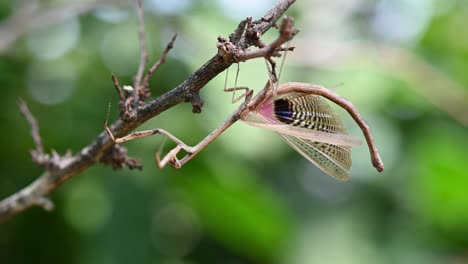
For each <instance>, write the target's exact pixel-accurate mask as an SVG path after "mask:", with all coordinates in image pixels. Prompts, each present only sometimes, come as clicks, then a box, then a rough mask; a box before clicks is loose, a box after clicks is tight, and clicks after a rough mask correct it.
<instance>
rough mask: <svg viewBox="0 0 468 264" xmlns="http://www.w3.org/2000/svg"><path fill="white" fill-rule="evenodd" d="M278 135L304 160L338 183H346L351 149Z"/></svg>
mask: <svg viewBox="0 0 468 264" xmlns="http://www.w3.org/2000/svg"><path fill="white" fill-rule="evenodd" d="M279 135H280V136H281V137H282V138H283V139H284V140H285V141H286V142H287V143H288V144H289V145H290V146H291V147H292V148H294V149H295V150H296V151H297V152H299V153H300V154H301V155H302V156H303V157H304V158H306V159H307V160H308V161H310V162H312V163H313V164H314V165H315V166H317V167H319V168H320V169H321V170H322V171H324V172H325V173H327V174H328V175H330V176H332V177H334V178H336V179H337V180H339V181H346V180H348V177H349V169H350V168H351V148H350V147H343V146H337V145H333V144H328V143H322V142H316V141H311V140H308V139H302V138H296V137H293V136H289V135H284V134H280V133H279Z"/></svg>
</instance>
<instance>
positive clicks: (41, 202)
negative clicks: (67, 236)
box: [33, 196, 55, 212]
mask: <svg viewBox="0 0 468 264" xmlns="http://www.w3.org/2000/svg"><path fill="white" fill-rule="evenodd" d="M33 203H34V204H35V205H37V206H40V207H42V208H43V209H44V210H46V211H49V212H50V211H52V210H54V208H55V206H54V203H53V202H52V200H50V199H49V198H47V197H44V196H39V197H37V198H36V199H34V202H33Z"/></svg>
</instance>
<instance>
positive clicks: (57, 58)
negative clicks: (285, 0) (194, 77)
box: [0, 0, 468, 264]
mask: <svg viewBox="0 0 468 264" xmlns="http://www.w3.org/2000/svg"><path fill="white" fill-rule="evenodd" d="M325 2H327V3H325ZM34 3H35V1H31V2H29V1H24V3H23V4H24V6H23V5H22V4H21V3H17V2H16V1H6V2H5V1H4V2H1V3H0V18H1V21H0V84H1V85H2V89H1V91H2V104H1V106H0V107H1V111H0V120H1V122H0V126H1V127H0V130H1V131H2V136H1V137H0V144H1V148H0V158H1V159H0V166H1V167H0V169H1V170H0V171H1V173H0V198H1V199H3V198H5V197H7V196H9V195H11V194H12V193H14V192H16V191H18V190H19V189H21V188H22V187H24V186H26V185H28V184H29V183H30V182H32V181H33V180H34V179H35V178H37V177H38V176H39V175H40V174H41V169H40V168H38V167H37V166H36V165H35V164H33V163H32V161H31V158H30V155H29V150H30V149H32V148H33V142H32V139H31V136H30V129H29V127H28V124H27V122H26V121H25V120H24V118H23V117H22V116H21V115H20V113H19V111H18V107H17V104H16V102H17V99H18V98H23V99H24V100H25V101H26V102H27V103H28V105H29V107H30V109H31V111H32V112H33V113H34V115H35V116H36V117H37V119H38V121H39V125H40V132H41V135H42V138H43V141H44V145H45V147H46V149H47V150H48V151H50V150H51V149H55V150H57V151H58V152H59V153H64V152H65V151H66V150H68V149H70V150H72V151H73V152H77V151H79V150H80V149H81V148H83V147H84V146H86V145H87V144H89V143H90V142H91V141H92V140H93V139H94V138H95V137H96V135H98V134H99V133H100V132H101V131H102V123H103V120H104V118H105V116H106V112H107V107H108V104H109V102H110V103H112V105H113V107H112V110H111V117H110V118H111V120H115V119H116V118H117V115H118V110H117V100H118V97H117V94H116V93H115V90H114V88H113V85H112V82H111V80H110V74H111V73H115V74H116V75H117V76H118V78H119V80H120V83H122V84H131V82H132V78H133V76H134V74H135V72H136V68H137V65H138V61H139V49H138V40H137V32H138V31H137V29H138V23H137V18H136V15H135V14H136V12H135V8H134V6H132V5H127V4H116V3H111V2H109V1H107V2H105V1H102V2H99V1H92V2H86V1H64V0H62V1H40V2H39V4H38V5H37V6H35V4H34ZM272 3H273V1H268V0H262V1H222V0H219V1H206V0H205V1H202V0H199V1H189V0H177V1H170V2H169V1H157V0H154V1H147V2H145V16H146V17H145V26H146V31H147V46H148V51H149V58H150V61H151V62H154V61H156V60H157V58H158V57H159V55H160V54H161V52H162V50H163V49H164V47H165V45H166V44H167V42H168V41H169V40H170V38H171V36H172V34H173V33H175V32H177V33H178V39H177V41H176V44H175V47H174V49H173V50H172V51H171V53H170V55H169V57H168V58H167V60H166V63H165V64H164V65H163V66H162V67H161V68H160V70H159V71H158V72H157V73H156V74H155V75H154V77H153V78H152V80H151V90H152V92H153V98H155V97H157V96H158V95H161V94H162V93H164V92H166V91H168V90H170V89H172V88H173V87H175V86H176V85H177V84H179V83H180V82H182V81H183V80H184V79H185V78H187V76H188V75H189V74H190V73H192V72H193V71H194V70H196V69H197V68H198V67H200V66H201V65H202V64H203V63H205V62H206V61H207V60H208V59H209V58H211V57H212V56H213V55H214V54H215V53H216V47H215V43H216V38H217V37H218V36H219V35H221V36H224V37H227V36H228V35H229V34H230V33H231V32H232V31H233V30H234V29H235V27H236V26H237V24H238V22H239V21H240V19H242V18H244V17H247V16H253V17H254V19H255V18H259V17H260V16H261V15H262V14H264V13H265V11H266V10H267V9H268V8H269V7H270V6H271V5H272ZM80 5H83V6H88V7H89V8H83V9H79V8H77V6H80ZM22 6H23V7H27V8H23V9H21V7H22ZM64 6H71V7H73V8H75V9H74V10H84V11H82V12H81V11H80V12H78V13H76V14H74V12H68V13H64V12H62V13H61V14H64V15H63V17H64V19H58V20H57V21H58V22H57V21H55V22H53V21H52V22H51V23H49V22H47V21H48V20H47V19H42V20H41V19H37V16H34V15H31V14H32V13H31V14H30V15H24V14H28V13H27V12H37V13H42V12H45V11H46V10H50V9H54V8H62V7H64ZM28 8H29V9H28ZM20 9H21V10H22V11H20ZM28 10H29V11H28ZM31 10H32V11H31ZM21 12H23V15H22V16H21V14H22V13H21ZM37 13H34V14H37ZM287 13H288V14H289V15H292V16H293V17H294V18H295V21H296V26H297V27H298V28H299V29H300V30H301V32H300V34H299V35H298V36H297V37H296V38H295V40H294V41H293V42H292V45H293V46H295V47H296V49H295V51H294V52H292V53H289V54H288V55H287V59H286V63H285V67H284V72H283V76H282V81H283V82H285V81H300V82H309V83H318V84H322V85H325V86H327V87H335V88H334V89H336V91H337V92H338V93H340V94H342V95H343V96H345V97H347V98H348V99H350V100H351V101H352V102H353V103H354V104H355V106H357V107H358V108H359V109H360V111H361V112H362V114H363V115H364V116H365V117H366V120H367V121H368V123H369V124H370V126H371V128H372V131H373V133H374V136H375V138H376V141H377V145H378V147H379V149H380V151H381V154H382V158H383V160H384V163H385V166H386V167H385V168H386V169H385V171H384V172H383V173H381V174H379V173H377V172H376V171H375V169H374V168H373V167H372V165H371V163H370V160H369V154H368V151H367V148H366V146H360V147H358V148H356V149H355V150H354V151H353V168H352V171H351V179H350V180H349V181H348V182H345V183H339V182H337V181H336V180H334V179H332V178H331V177H328V176H326V175H325V174H324V173H322V172H321V171H319V170H318V169H317V168H315V167H314V166H313V165H312V164H309V163H308V162H307V161H306V160H305V159H303V158H302V157H301V156H300V155H299V154H298V153H296V152H294V150H292V149H291V148H289V146H288V145H287V144H286V143H285V142H282V141H281V139H280V138H279V137H278V136H277V135H276V134H275V133H274V132H271V131H266V130H261V129H257V128H252V127H248V126H247V125H245V124H241V123H239V124H235V125H234V126H233V127H232V128H230V129H229V130H228V131H227V132H225V133H224V134H223V135H221V137H219V138H218V139H217V140H216V141H214V142H213V143H212V144H211V145H210V146H209V147H208V148H206V149H205V150H204V151H202V152H201V153H200V154H199V155H198V156H197V157H195V158H194V159H193V160H192V161H190V162H189V163H188V164H187V165H186V166H184V167H183V168H182V169H180V170H178V171H176V170H174V169H173V168H170V167H167V168H164V169H162V170H159V169H157V167H156V165H155V164H154V161H153V159H154V158H153V153H154V151H155V150H156V149H158V147H159V146H160V145H161V144H162V143H163V141H162V137H160V136H153V137H150V138H145V139H140V140H135V141H132V142H128V143H126V144H125V145H124V146H125V147H127V148H128V152H129V155H130V156H132V157H137V158H139V159H141V161H142V163H143V165H144V170H142V171H130V170H128V169H123V170H118V171H115V170H112V169H111V168H109V167H106V166H104V165H102V164H96V165H95V166H93V167H91V168H90V169H88V170H86V171H85V172H83V173H82V174H80V175H78V176H76V177H74V178H73V179H71V180H70V181H68V182H66V183H65V184H64V185H63V186H62V187H61V188H59V189H58V190H57V191H56V192H55V193H54V194H53V195H52V197H51V198H52V199H53V201H54V202H55V205H56V207H55V210H54V211H52V212H45V211H43V210H42V209H40V208H32V209H30V210H28V211H26V212H24V213H22V214H20V215H18V216H16V217H14V218H13V219H11V220H9V221H8V222H5V223H2V224H0V263H80V264H81V263H83V264H84V263H86V264H95V263H96V264H97V263H100V264H112V263H167V264H169V263H171V264H182V263H230V264H231V263H468V191H467V190H468V172H467V170H466V167H465V165H466V164H465V163H466V162H467V161H468V159H467V158H468V155H467V154H468V130H467V125H468V121H467V120H468V111H467V109H468V88H466V87H467V85H468V33H467V31H466V27H467V25H468V2H466V1H463V0H459V1H456V0H449V1H442V0H431V1H412V0H398V1H391V0H379V1H367V0H357V1H298V3H296V4H295V5H293V7H292V8H291V9H290V10H289V11H288V12H287ZM10 33H13V34H14V35H15V36H17V38H16V39H15V40H14V41H12V42H11V43H10V44H8V45H4V46H2V44H4V43H6V40H7V39H8V38H9V37H10V35H9V34H10ZM276 34H277V32H276V31H275V30H271V31H270V32H268V34H267V35H266V36H264V39H265V40H266V41H268V40H271V39H273V38H274V37H275V36H276ZM235 70H236V69H235V67H233V69H231V71H230V72H231V74H230V78H229V79H228V83H229V84H230V86H233V85H234V77H233V76H234V73H235ZM267 78H268V75H267V72H266V69H265V66H264V62H263V61H262V60H254V61H248V62H246V63H241V64H240V75H239V80H238V82H237V84H238V85H242V86H249V87H251V88H253V89H255V90H256V91H258V90H259V89H261V88H262V87H263V85H264V83H265V82H266V80H267ZM224 80H225V75H224V74H221V75H220V76H218V77H216V78H215V79H214V80H213V81H211V82H210V83H209V84H208V85H207V86H206V87H205V88H204V89H203V90H202V92H201V96H202V98H203V99H204V100H205V106H204V108H203V112H202V113H201V114H199V115H196V114H192V112H191V106H190V105H189V104H181V105H178V106H176V107H174V108H172V109H170V110H168V111H166V112H164V113H163V114H161V115H160V116H158V117H155V118H154V119H152V120H150V121H149V122H147V123H145V124H144V125H143V126H142V127H140V128H139V129H149V128H156V127H158V128H164V129H166V130H168V131H170V132H171V133H173V134H174V135H176V136H177V137H179V138H180V139H182V140H183V141H184V142H186V143H187V144H196V143H197V142H198V141H199V140H201V139H202V138H203V137H205V136H206V135H207V134H208V133H209V132H210V131H211V130H212V129H214V128H215V127H216V126H217V125H218V124H219V123H221V121H222V120H223V119H224V118H225V117H226V116H227V115H228V114H229V113H230V112H231V111H233V110H234V109H235V107H236V105H232V104H231V103H230V100H231V95H230V94H226V93H224V92H223V87H224ZM341 113H342V114H343V118H344V119H345V122H346V123H347V127H348V128H349V131H350V133H351V134H353V135H356V136H361V133H360V131H359V129H358V128H357V127H356V125H355V124H354V123H353V122H352V120H350V118H349V117H347V115H346V113H344V112H343V111H341ZM171 146H172V145H171V144H170V143H169V142H166V144H165V148H166V149H168V148H170V147H171Z"/></svg>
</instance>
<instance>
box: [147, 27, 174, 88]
mask: <svg viewBox="0 0 468 264" xmlns="http://www.w3.org/2000/svg"><path fill="white" fill-rule="evenodd" d="M176 38H177V34H175V35H174V36H173V37H172V39H171V41H170V42H169V43H168V44H167V46H166V49H165V50H164V52H163V54H162V55H161V57H160V58H159V60H158V61H157V62H156V63H155V64H154V65H153V66H152V67H151V68H150V69H149V70H148V72H147V73H146V75H145V77H144V78H143V82H142V86H144V87H148V82H149V78H151V76H153V74H154V73H155V72H156V71H157V70H158V68H159V66H161V64H163V63H164V61H165V60H166V57H167V54H168V53H169V51H170V50H171V49H172V48H173V47H174V42H175V40H176Z"/></svg>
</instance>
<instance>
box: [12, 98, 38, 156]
mask: <svg viewBox="0 0 468 264" xmlns="http://www.w3.org/2000/svg"><path fill="white" fill-rule="evenodd" d="M18 106H19V109H20V111H21V113H22V114H23V116H24V117H25V118H26V120H27V121H28V123H29V126H31V136H32V138H33V140H34V145H35V146H36V153H37V154H38V155H43V154H44V146H43V145H42V139H41V135H40V134H39V125H38V123H37V120H36V118H34V116H33V115H32V114H31V111H29V108H28V106H27V105H26V103H25V102H24V101H23V100H22V99H19V100H18Z"/></svg>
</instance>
